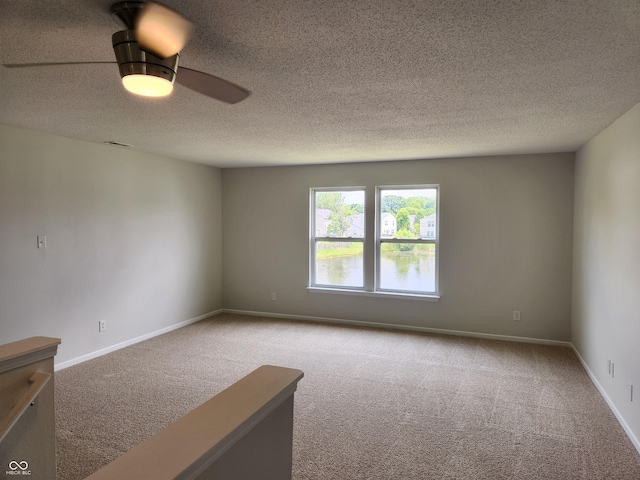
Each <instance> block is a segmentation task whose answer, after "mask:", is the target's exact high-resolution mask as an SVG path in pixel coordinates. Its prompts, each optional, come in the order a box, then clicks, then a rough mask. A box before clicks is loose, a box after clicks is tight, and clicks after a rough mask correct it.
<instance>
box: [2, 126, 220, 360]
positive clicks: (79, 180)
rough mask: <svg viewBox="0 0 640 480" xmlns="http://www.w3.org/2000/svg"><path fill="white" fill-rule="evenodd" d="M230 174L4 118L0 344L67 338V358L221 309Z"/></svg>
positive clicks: (61, 353)
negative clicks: (40, 242)
mask: <svg viewBox="0 0 640 480" xmlns="http://www.w3.org/2000/svg"><path fill="white" fill-rule="evenodd" d="M220 182H221V173H220V170H219V169H217V168H213V167H209V166H204V165H198V164H193V163H188V162H183V161H178V160H173V159H168V158H163V157H159V156H156V155H149V154H144V153H140V152H134V151H132V150H127V149H126V148H122V147H115V146H110V145H99V144H93V143H87V142H81V141H77V140H71V139H67V138H63V137H59V136H54V135H49V134H45V133H41V132H35V131H31V130H24V129H19V128H14V127H10V126H6V125H0V343H7V342H12V341H14V340H19V339H23V338H26V337H30V336H37V335H44V336H49V337H59V338H61V339H62V344H61V345H60V348H59V350H58V355H57V357H56V362H57V363H63V362H65V361H70V360H71V359H75V358H79V357H83V356H86V355H90V354H92V353H93V352H98V351H103V350H105V349H109V348H110V347H112V346H114V345H119V344H122V343H126V342H128V341H131V340H132V339H136V338H139V337H142V336H145V335H148V334H150V333H152V332H157V331H164V330H166V329H167V328H170V327H171V326H173V325H178V324H182V323H183V322H186V321H189V320H192V319H196V318H198V317H200V316H202V315H205V314H207V313H210V312H214V311H217V310H219V309H220V308H221V305H222V300H221V283H222V282H221V272H222V250H221V248H222V232H221V222H222V220H221V192H222V189H221V183H220ZM38 235H46V240H47V247H46V248H40V249H39V248H37V241H36V237H37V236H38ZM100 320H104V321H106V327H107V328H106V331H104V332H102V333H99V332H98V322H99V321H100Z"/></svg>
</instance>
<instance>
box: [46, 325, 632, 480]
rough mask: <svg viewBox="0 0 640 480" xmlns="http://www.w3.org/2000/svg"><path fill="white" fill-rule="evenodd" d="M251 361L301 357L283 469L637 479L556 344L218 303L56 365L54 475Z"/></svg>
mask: <svg viewBox="0 0 640 480" xmlns="http://www.w3.org/2000/svg"><path fill="white" fill-rule="evenodd" d="M263 364H272V365H280V366H285V367H293V368H299V369H301V370H303V371H304V372H305V377H304V378H303V379H302V381H301V382H300V384H299V388H298V392H297V393H296V400H295V402H296V406H295V420H294V421H295V424H294V425H295V426H294V445H293V456H294V459H293V478H294V479H298V480H301V479H321V480H324V479H336V480H347V479H381V480H382V479H384V480H388V479H469V480H471V479H491V480H496V479H558V480H568V479H582V480H584V479H608V480H609V479H629V480H632V479H633V480H637V479H639V478H640V455H639V454H638V452H637V451H636V450H635V449H634V448H633V445H632V444H631V442H630V441H629V439H628V438H627V436H626V435H625V433H624V431H623V430H622V428H621V427H620V425H619V424H618V423H617V421H616V419H615V417H614V416H613V414H612V413H611V411H610V410H609V408H608V407H607V405H606V403H605V402H604V400H603V399H602V398H601V397H600V395H599V394H598V392H597V390H596V388H595V387H594V386H593V384H592V383H591V381H590V380H589V378H588V377H587V375H586V373H585V371H584V370H583V369H582V367H581V365H580V363H579V362H578V360H577V359H576V357H575V355H574V354H573V352H572V351H571V350H570V349H568V348H563V347H551V346H541V345H529V344H521V343H511V342H500V341H493V340H481V339H472V338H465V337H450V336H441V335H428V334H419V333H408V332H399V331H383V330H373V329H360V328H352V327H341V326H335V325H321V324H313V323H304V322H292V321H286V320H274V319H266V318H256V317H246V316H238V315H228V314H223V315H219V316H216V317H213V318H212V319H209V320H204V321H201V322H198V323H196V324H193V325H190V326H188V327H185V328H182V329H180V330H176V331H174V332H171V333H168V334H166V335H163V336H160V337H156V338H153V339H151V340H148V341H145V342H142V343H139V344H136V345H134V346H131V347H128V348H125V349H122V350H119V351H117V352H114V353H112V354H109V355H105V356H103V357H100V358H97V359H94V360H91V361H88V362H85V363H83V364H80V365H76V366H74V367H70V368H68V369H65V370H62V371H60V372H58V373H57V374H56V415H57V419H56V423H57V454H58V479H59V480H75V479H83V478H85V477H86V476H87V475H89V474H90V473H92V472H93V471H95V470H97V469H98V468H99V467H101V466H102V465H104V464H106V463H108V462H109V461H110V460H112V459H114V458H115V457H117V456H118V455H120V454H121V453H123V452H125V451H126V450H128V449H129V448H131V447H133V446H134V445H136V444H138V443H140V442H142V441H143V440H145V439H146V438H147V437H149V436H150V435H152V434H154V433H155V432H157V431H158V430H160V429H161V428H163V427H165V426H166V425H168V424H169V423H171V422H173V421H174V420H176V419H177V418H179V417H180V416H182V415H183V414H185V413H187V412H188V411H189V410H191V409H193V408H194V407H196V406H197V405H199V404H201V403H202V402H204V401H206V400H207V399H209V398H210V397H211V396H213V395H215V394H216V393H218V392H220V391H221V390H223V389H224V388H226V387H227V386H228V385H230V384H232V383H233V382H235V381H236V380H238V379H240V378H241V377H243V376H244V375H246V374H247V373H249V372H251V371H252V370H254V369H255V368H257V367H258V366H260V365H263Z"/></svg>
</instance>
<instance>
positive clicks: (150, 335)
mask: <svg viewBox="0 0 640 480" xmlns="http://www.w3.org/2000/svg"><path fill="white" fill-rule="evenodd" d="M219 313H222V310H215V311H213V312H209V313H205V314H204V315H200V316H198V317H195V318H191V319H189V320H185V321H184V322H180V323H176V324H174V325H170V326H168V327H165V328H161V329H160V330H156V331H155V332H150V333H147V334H145V335H141V336H140V337H136V338H132V339H130V340H126V341H124V342H121V343H117V344H115V345H111V346H110V347H107V348H103V349H101V350H96V351H95V352H91V353H87V354H86V355H81V356H80V357H76V358H72V359H71V360H67V361H66V362H61V363H57V364H56V365H55V366H54V370H55V371H56V372H57V371H58V370H63V369H65V368H68V367H71V366H73V365H77V364H79V363H82V362H86V361H87V360H91V359H93V358H97V357H101V356H102V355H106V354H107V353H111V352H115V351H116V350H120V349H121V348H124V347H128V346H130V345H134V344H136V343H139V342H142V341H144V340H148V339H150V338H153V337H157V336H158V335H162V334H164V333H169V332H171V331H173V330H177V329H178V328H182V327H186V326H187V325H190V324H192V323H195V322H199V321H200V320H203V319H205V318H208V317H211V316H213V315H217V314H219Z"/></svg>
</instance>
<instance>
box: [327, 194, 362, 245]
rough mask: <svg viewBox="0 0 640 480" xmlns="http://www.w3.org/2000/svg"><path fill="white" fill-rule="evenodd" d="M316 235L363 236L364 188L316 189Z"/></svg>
mask: <svg viewBox="0 0 640 480" xmlns="http://www.w3.org/2000/svg"><path fill="white" fill-rule="evenodd" d="M315 209H316V218H315V236H316V237H354V238H364V190H353V191H316V198H315Z"/></svg>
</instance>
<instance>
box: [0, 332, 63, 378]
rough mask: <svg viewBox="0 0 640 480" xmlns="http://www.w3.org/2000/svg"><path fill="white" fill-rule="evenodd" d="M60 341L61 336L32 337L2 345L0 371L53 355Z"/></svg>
mask: <svg viewBox="0 0 640 480" xmlns="http://www.w3.org/2000/svg"><path fill="white" fill-rule="evenodd" d="M60 342H61V340H60V339H59V338H51V337H31V338H26V339H24V340H18V341H17V342H12V343H5V344H4V345H0V372H4V371H7V370H10V369H13V368H16V367H19V366H21V365H26V364H28V363H32V362H37V361H39V360H43V359H45V358H48V357H52V356H53V355H55V354H56V352H57V350H58V345H60Z"/></svg>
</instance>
